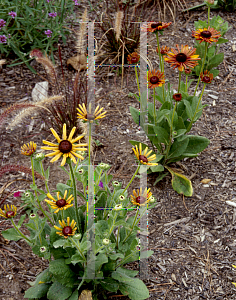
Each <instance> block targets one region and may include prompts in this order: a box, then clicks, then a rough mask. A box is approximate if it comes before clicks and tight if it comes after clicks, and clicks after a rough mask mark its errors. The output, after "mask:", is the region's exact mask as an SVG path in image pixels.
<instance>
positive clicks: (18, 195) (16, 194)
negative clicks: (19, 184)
mask: <svg viewBox="0 0 236 300" xmlns="http://www.w3.org/2000/svg"><path fill="white" fill-rule="evenodd" d="M21 194H22V192H21V191H18V192H16V193H14V197H21Z"/></svg>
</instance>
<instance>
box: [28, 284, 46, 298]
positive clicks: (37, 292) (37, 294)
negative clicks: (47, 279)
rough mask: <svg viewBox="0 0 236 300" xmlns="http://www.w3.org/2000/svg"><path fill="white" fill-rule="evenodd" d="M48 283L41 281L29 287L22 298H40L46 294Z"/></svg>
mask: <svg viewBox="0 0 236 300" xmlns="http://www.w3.org/2000/svg"><path fill="white" fill-rule="evenodd" d="M49 287H50V284H47V283H42V284H39V285H35V286H33V287H31V288H29V289H28V290H27V291H26V292H25V295H24V298H28V299H35V298H42V297H44V296H45V295H46V294H47V291H48V289H49Z"/></svg>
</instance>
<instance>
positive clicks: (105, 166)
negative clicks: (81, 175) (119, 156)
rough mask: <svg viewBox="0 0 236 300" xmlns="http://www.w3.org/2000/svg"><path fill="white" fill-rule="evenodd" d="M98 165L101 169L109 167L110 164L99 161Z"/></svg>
mask: <svg viewBox="0 0 236 300" xmlns="http://www.w3.org/2000/svg"><path fill="white" fill-rule="evenodd" d="M99 167H100V168H101V169H102V170H108V169H109V168H110V166H109V165H108V164H104V163H100V164H99Z"/></svg>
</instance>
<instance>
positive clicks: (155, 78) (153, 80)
mask: <svg viewBox="0 0 236 300" xmlns="http://www.w3.org/2000/svg"><path fill="white" fill-rule="evenodd" d="M150 82H151V83H152V84H156V83H158V82H159V78H158V77H157V76H152V77H151V78H150Z"/></svg>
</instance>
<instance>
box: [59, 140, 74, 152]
mask: <svg viewBox="0 0 236 300" xmlns="http://www.w3.org/2000/svg"><path fill="white" fill-rule="evenodd" d="M59 150H60V151H61V152H62V153H69V152H70V151H71V150H72V144H71V142H69V141H67V140H64V141H61V142H60V144H59Z"/></svg>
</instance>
